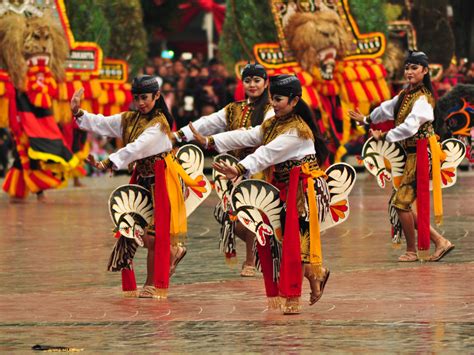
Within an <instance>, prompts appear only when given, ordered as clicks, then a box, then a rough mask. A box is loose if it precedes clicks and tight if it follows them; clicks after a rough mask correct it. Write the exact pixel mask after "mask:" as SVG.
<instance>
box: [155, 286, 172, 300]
mask: <svg viewBox="0 0 474 355" xmlns="http://www.w3.org/2000/svg"><path fill="white" fill-rule="evenodd" d="M153 298H154V299H161V298H168V289H167V288H155V292H154V294H153Z"/></svg>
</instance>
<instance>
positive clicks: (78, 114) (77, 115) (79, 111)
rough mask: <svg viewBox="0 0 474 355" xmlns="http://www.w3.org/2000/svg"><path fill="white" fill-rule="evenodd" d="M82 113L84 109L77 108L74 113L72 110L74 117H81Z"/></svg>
mask: <svg viewBox="0 0 474 355" xmlns="http://www.w3.org/2000/svg"><path fill="white" fill-rule="evenodd" d="M83 114H84V111H82V109H79V110H77V112H76V113H74V112H73V113H72V115H73V116H74V117H76V118H79V117H81V116H82V115H83Z"/></svg>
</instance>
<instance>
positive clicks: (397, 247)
mask: <svg viewBox="0 0 474 355" xmlns="http://www.w3.org/2000/svg"><path fill="white" fill-rule="evenodd" d="M392 248H393V249H397V250H398V249H401V248H402V243H392Z"/></svg>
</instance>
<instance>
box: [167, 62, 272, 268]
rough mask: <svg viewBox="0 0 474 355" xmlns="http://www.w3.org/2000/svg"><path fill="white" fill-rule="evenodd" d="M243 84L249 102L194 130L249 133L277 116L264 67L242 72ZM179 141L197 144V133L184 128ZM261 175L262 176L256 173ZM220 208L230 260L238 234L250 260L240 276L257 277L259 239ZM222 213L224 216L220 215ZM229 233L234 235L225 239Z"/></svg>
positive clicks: (206, 118)
mask: <svg viewBox="0 0 474 355" xmlns="http://www.w3.org/2000/svg"><path fill="white" fill-rule="evenodd" d="M242 81H243V86H244V90H245V95H246V96H247V100H245V101H237V102H233V103H230V104H228V105H227V106H226V107H224V108H223V109H221V110H220V111H218V112H215V113H213V114H211V115H209V116H203V117H201V118H200V119H198V120H197V121H195V122H193V126H194V128H195V129H196V131H197V132H199V134H201V135H205V136H207V135H211V134H217V133H221V132H225V131H232V130H235V129H242V128H245V129H248V128H250V127H255V126H257V125H260V124H262V122H263V121H264V120H266V119H268V118H270V117H272V116H273V115H274V112H273V109H272V107H271V105H270V103H269V99H268V90H267V87H268V81H267V72H266V71H265V69H264V68H263V66H261V65H260V64H250V63H249V64H247V65H246V66H245V67H244V68H243V70H242ZM174 138H175V139H176V140H177V141H178V142H181V141H187V142H189V141H191V140H194V135H193V132H192V131H191V129H190V127H189V126H186V127H183V128H182V129H181V130H179V131H178V132H175V133H174ZM252 152H253V150H252V149H248V148H247V149H236V150H233V151H232V152H229V154H231V155H233V156H235V157H236V158H237V159H243V158H244V157H245V156H247V155H248V154H250V153H252ZM256 173H258V172H256ZM219 208H220V204H219V205H218V206H217V207H216V213H215V215H216V218H218V221H219V222H220V223H221V224H222V228H221V242H222V241H228V242H229V243H228V245H224V246H222V247H223V249H224V250H225V251H226V256H227V257H228V259H230V257H233V256H235V242H234V240H235V238H234V233H235V235H237V236H238V237H239V238H240V239H242V240H243V241H244V242H245V245H246V258H245V261H244V263H243V264H242V270H241V273H240V275H241V276H242V277H253V276H255V266H254V265H255V260H254V254H253V246H254V241H255V235H254V234H253V233H251V232H250V231H249V230H248V229H246V228H245V227H244V226H242V225H241V223H239V222H238V221H237V222H234V221H232V220H231V219H230V218H229V214H228V211H219ZM219 212H220V213H219ZM225 233H229V234H230V235H225Z"/></svg>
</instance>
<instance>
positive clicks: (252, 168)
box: [213, 126, 316, 176]
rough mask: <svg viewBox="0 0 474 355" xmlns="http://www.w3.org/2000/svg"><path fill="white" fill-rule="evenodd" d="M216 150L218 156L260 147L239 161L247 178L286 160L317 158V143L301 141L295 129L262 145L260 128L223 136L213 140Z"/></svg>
mask: <svg viewBox="0 0 474 355" xmlns="http://www.w3.org/2000/svg"><path fill="white" fill-rule="evenodd" d="M213 138H214V144H215V148H216V150H217V151H218V152H219V153H223V152H227V151H230V150H235V149H241V148H246V147H257V146H260V147H259V148H258V149H257V150H255V152H254V153H252V154H250V155H248V156H247V157H246V158H244V159H243V160H241V161H240V164H242V165H243V166H244V167H245V169H247V173H246V175H248V176H250V175H253V174H256V173H258V172H260V171H263V170H265V169H266V168H268V167H270V166H272V165H275V164H279V163H283V162H285V161H287V160H301V159H303V158H304V157H305V156H307V155H309V154H315V153H316V151H315V149H314V142H313V141H312V140H311V139H302V138H300V137H298V132H297V131H296V129H291V130H289V131H287V132H285V133H283V134H281V135H279V136H278V137H276V138H275V139H274V140H272V141H271V142H270V143H268V144H266V145H262V142H263V133H262V130H261V126H256V127H253V128H251V129H248V130H235V131H230V132H223V133H219V134H216V135H214V136H213Z"/></svg>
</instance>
